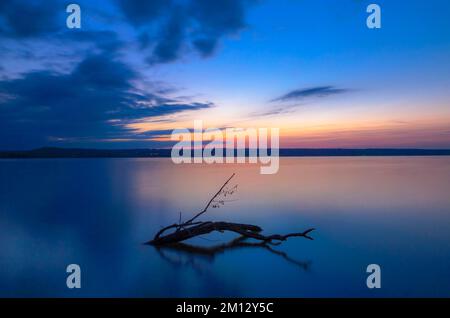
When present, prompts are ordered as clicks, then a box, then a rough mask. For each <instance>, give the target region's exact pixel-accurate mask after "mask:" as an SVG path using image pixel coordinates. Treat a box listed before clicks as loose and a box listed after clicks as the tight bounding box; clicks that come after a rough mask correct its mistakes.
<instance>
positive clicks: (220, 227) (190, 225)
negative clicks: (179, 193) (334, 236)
mask: <svg viewBox="0 0 450 318" xmlns="http://www.w3.org/2000/svg"><path fill="white" fill-rule="evenodd" d="M234 176H235V174H234V173H233V174H232V175H231V177H230V178H228V180H227V181H225V183H224V184H223V185H222V187H221V188H220V189H219V191H217V192H216V194H214V195H213V197H212V198H211V199H210V200H209V201H208V203H207V204H206V206H205V208H204V209H203V210H201V211H200V212H199V213H197V214H196V215H194V216H193V217H192V218H190V219H189V220H187V221H185V222H181V215H180V220H179V222H178V223H174V224H172V225H169V226H166V227H164V228H162V229H161V230H160V231H158V233H156V235H155V236H154V238H153V239H152V240H151V241H148V242H147V244H150V245H155V246H161V245H167V244H175V243H179V242H182V241H185V240H187V239H190V238H193V237H196V236H200V235H204V234H208V233H211V232H213V231H218V232H224V231H230V232H234V233H237V234H240V235H241V236H242V237H244V238H248V239H254V240H257V241H259V242H260V244H272V245H277V244H280V243H281V242H283V241H286V240H287V239H288V238H289V237H304V238H306V239H309V240H312V239H313V238H312V237H311V236H309V235H308V234H309V233H310V232H311V231H313V230H314V229H313V228H311V229H308V230H306V231H303V232H299V233H289V234H286V235H279V234H274V235H270V236H265V235H262V234H261V232H262V229H261V228H260V227H259V226H256V225H251V224H240V223H230V222H211V221H195V220H196V219H197V218H198V217H200V216H201V215H203V214H204V213H206V212H207V211H208V209H209V208H210V206H211V205H213V206H218V205H223V204H224V202H225V199H224V198H221V197H222V196H223V197H226V196H229V195H231V194H233V193H234V190H235V188H236V186H235V187H234V188H232V190H229V189H227V188H226V186H227V185H228V183H229V182H230V180H231V179H232V178H233V177H234ZM169 230H172V231H171V232H169V233H168V234H165V233H167V232H168V231H169Z"/></svg>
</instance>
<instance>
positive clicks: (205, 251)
mask: <svg viewBox="0 0 450 318" xmlns="http://www.w3.org/2000/svg"><path fill="white" fill-rule="evenodd" d="M155 248H156V250H157V251H158V252H159V255H160V256H161V257H162V258H164V259H166V260H167V261H168V262H169V263H171V264H173V265H177V266H184V265H186V264H188V265H191V264H193V263H194V262H193V260H194V259H195V258H200V257H201V258H204V259H206V260H208V261H210V262H212V261H213V260H214V259H215V256H216V255H217V254H222V253H225V252H227V251H230V250H233V249H243V248H261V249H265V250H267V251H269V252H270V253H273V254H274V255H279V256H281V257H282V258H283V259H285V260H286V261H288V262H290V263H292V264H294V265H296V266H298V267H299V268H301V269H303V270H308V269H309V266H310V262H304V261H298V260H295V259H293V258H291V257H289V255H288V254H287V253H286V252H283V251H279V250H277V249H276V248H275V247H274V246H272V245H271V244H268V243H264V242H246V238H245V237H243V236H239V237H237V238H235V239H232V240H231V241H229V242H227V243H221V244H216V245H213V246H202V245H192V244H186V243H176V244H170V245H164V246H155ZM166 251H174V252H176V254H178V255H177V256H178V257H177V258H172V257H171V256H170V255H168V254H167V253H166ZM182 255H187V256H188V261H184V260H183V259H182V258H181V257H180V256H182Z"/></svg>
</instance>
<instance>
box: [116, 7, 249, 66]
mask: <svg viewBox="0 0 450 318" xmlns="http://www.w3.org/2000/svg"><path fill="white" fill-rule="evenodd" d="M255 2H256V1H255V0H214V1H211V0H185V1H176V0H157V1H138V0H131V1H130V0H118V3H119V7H120V8H121V9H122V12H123V14H124V16H125V18H126V19H127V21H128V22H129V23H130V24H132V25H133V26H135V27H136V28H138V29H140V30H141V31H140V32H141V33H140V35H139V40H140V41H141V46H142V47H148V46H150V45H151V46H152V52H151V56H150V57H149V58H148V59H147V60H148V61H149V62H150V63H167V62H172V61H175V60H177V59H178V58H180V56H181V54H182V52H183V50H184V49H186V48H189V47H191V48H193V49H194V50H195V51H197V52H198V53H200V54H201V55H202V56H204V57H207V56H210V55H212V54H213V53H214V51H215V50H216V48H217V46H218V44H219V42H220V40H221V39H222V38H223V37H225V36H227V35H231V34H235V33H237V32H238V31H240V30H241V29H243V28H244V27H245V26H246V22H245V13H246V10H247V8H248V7H249V6H250V5H251V4H252V3H255ZM155 29H156V31H155ZM154 32H155V34H153V33H154Z"/></svg>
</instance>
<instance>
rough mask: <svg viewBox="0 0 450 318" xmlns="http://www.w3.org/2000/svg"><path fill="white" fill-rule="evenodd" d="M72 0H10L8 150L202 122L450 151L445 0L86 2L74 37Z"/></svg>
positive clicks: (1, 50) (313, 140) (4, 12)
mask: <svg viewBox="0 0 450 318" xmlns="http://www.w3.org/2000/svg"><path fill="white" fill-rule="evenodd" d="M68 3H69V2H67V1H58V0H50V1H21V0H7V1H2V3H1V5H0V134H1V136H2V138H1V140H0V149H28V148H34V147H40V146H67V147H74V146H76V147H80V146H81V147H101V148H127V147H165V146H168V145H169V144H170V142H168V136H169V135H170V131H171V130H172V129H175V128H183V127H187V128H189V127H190V126H189V125H192V122H193V120H194V119H202V120H204V121H205V122H206V124H207V125H208V126H213V127H219V128H220V127H225V126H235V127H279V128H280V131H281V146H285V147H421V148H450V93H449V91H450V90H449V89H448V87H449V86H450V58H449V57H450V21H449V19H448V17H449V15H450V3H449V2H448V1H444V0H434V1H420V0H414V1H401V0H398V1H394V0H391V1H362V0H340V1H333V0H327V1H326V0H318V1H317V0H316V1H312V0H281V1H280V0H278V1H274V0H260V1H257V0H242V1H241V0H219V1H208V0H173V1H172V0H153V1H147V2H142V1H134V0H131V1H130V0H128V1H121V0H117V1H106V0H105V1H78V2H77V3H78V4H80V7H81V12H82V15H81V17H82V28H81V29H80V30H70V29H67V28H66V26H65V18H66V16H67V13H65V6H66V5H67V4H68ZM370 3H377V4H379V5H380V7H381V10H382V11H381V12H382V15H381V19H382V28H381V29H376V30H374V29H368V28H367V26H366V18H367V16H368V13H367V12H366V7H367V5H368V4H370ZM283 97H285V98H283ZM286 97H289V98H286Z"/></svg>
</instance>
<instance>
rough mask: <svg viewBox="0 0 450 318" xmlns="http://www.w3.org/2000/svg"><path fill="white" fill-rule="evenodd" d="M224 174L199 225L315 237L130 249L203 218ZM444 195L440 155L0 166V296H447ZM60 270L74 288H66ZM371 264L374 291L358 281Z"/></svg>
mask: <svg viewBox="0 0 450 318" xmlns="http://www.w3.org/2000/svg"><path fill="white" fill-rule="evenodd" d="M233 172H236V177H235V179H234V181H235V182H234V183H237V184H238V191H237V193H236V194H235V195H234V196H233V200H232V201H230V202H227V203H226V205H225V206H224V207H221V208H219V209H212V210H210V211H209V212H208V213H207V214H206V215H205V216H204V218H203V219H204V220H223V221H230V222H242V223H253V224H257V225H260V226H261V227H263V229H264V232H265V233H268V234H270V233H287V232H295V231H301V230H304V229H306V228H308V227H315V228H316V229H317V230H316V232H314V233H313V234H312V235H313V236H314V238H315V240H314V241H308V240H305V239H302V238H294V239H290V240H289V241H287V242H285V243H283V244H282V245H281V246H278V247H275V248H274V249H275V250H276V251H277V252H281V253H275V252H274V251H270V250H267V249H264V248H252V247H248V248H245V247H243V248H234V249H228V250H223V251H219V252H218V253H216V254H213V255H209V254H197V253H190V252H186V251H179V250H175V251H174V250H157V249H155V248H154V247H151V246H146V245H143V244H142V243H143V242H145V241H147V240H149V239H151V238H152V236H153V234H154V233H155V232H156V231H157V230H158V229H159V228H160V227H161V226H163V225H167V224H172V223H174V222H176V221H177V220H178V218H179V213H180V212H181V215H182V218H184V219H187V218H189V217H191V216H192V215H193V214H194V213H196V212H197V211H199V210H201V209H202V208H203V206H204V205H205V203H206V201H207V200H208V199H209V198H210V196H211V195H212V194H213V193H214V192H215V191H216V190H217V188H218V187H219V186H220V185H221V183H222V182H223V181H224V180H226V178H227V177H229V176H230V175H231V174H232V173H233ZM449 189H450V158H449V157H339V158H281V166H280V170H279V173H278V174H276V175H261V174H259V166H257V165H181V166H177V165H174V164H173V163H172V162H171V160H170V159H42V160H40V159H35V160H1V161H0V296H3V297H4V296H16V297H20V296H26V297H37V296H39V297H47V296H58V297H84V296H88V297H92V296H95V297H185V296H194V297H195V296H201V297H208V296H261V297H263V296H264V297H271V296H274V297H318V296H319V297H349V296H356V297H381V296H385V297H391V296H393V297H400V296H401V297H418V296H421V297H429V296H447V297H448V296H450V278H449V275H448V270H449V268H450V196H449ZM232 238H233V236H232V235H220V234H216V235H212V236H208V237H205V238H198V239H196V240H193V241H192V242H191V243H192V244H196V245H201V246H212V245H216V244H220V243H223V242H225V241H226V240H228V239H232ZM71 263H76V264H79V265H80V266H81V270H82V288H81V289H79V290H69V289H67V287H66V275H67V274H66V271H65V269H66V266H67V265H68V264H71ZM372 263H375V264H379V265H380V266H381V269H382V288H381V289H378V290H369V289H367V287H366V283H365V281H366V277H367V274H366V267H367V265H368V264H372Z"/></svg>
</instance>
